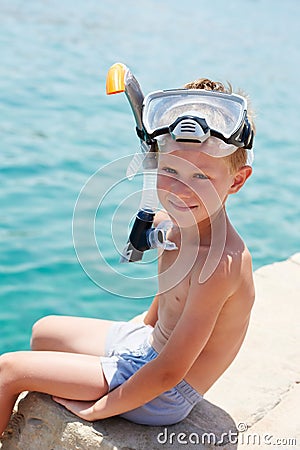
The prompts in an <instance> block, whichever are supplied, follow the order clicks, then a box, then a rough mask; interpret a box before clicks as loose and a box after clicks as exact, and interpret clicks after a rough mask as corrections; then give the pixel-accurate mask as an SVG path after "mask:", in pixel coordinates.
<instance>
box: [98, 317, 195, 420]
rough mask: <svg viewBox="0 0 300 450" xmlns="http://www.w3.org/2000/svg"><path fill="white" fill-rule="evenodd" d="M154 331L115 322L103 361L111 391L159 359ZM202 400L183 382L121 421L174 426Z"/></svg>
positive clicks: (128, 323) (149, 328)
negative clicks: (153, 336) (149, 363)
mask: <svg viewBox="0 0 300 450" xmlns="http://www.w3.org/2000/svg"><path fill="white" fill-rule="evenodd" d="M152 331H153V328H152V327H151V326H150V325H144V324H140V323H139V324H137V323H134V322H115V323H114V324H113V325H112V326H111V328H110V329H109V332H108V336H107V340H106V346H105V356H101V357H100V360H101V364H102V370H103V373H104V376H105V378H106V381H107V383H108V386H109V391H111V390H112V389H115V388H116V387H117V386H119V385H120V384H123V383H124V382H125V381H126V380H127V379H128V378H130V377H131V376H132V375H133V374H134V373H135V372H137V371H138V370H139V369H140V368H141V367H143V366H144V364H146V363H147V362H149V361H152V360H153V359H154V358H156V357H157V355H158V353H157V352H156V351H155V350H154V348H153V347H152V346H151V345H150V343H149V340H150V336H151V334H152ZM201 399H202V395H201V394H199V393H198V392H197V391H196V390H195V389H194V388H192V386H190V385H189V384H188V383H187V382H186V381H184V380H183V381H181V382H180V383H178V384H177V385H176V386H174V387H173V388H172V389H170V390H169V391H166V392H164V393H162V394H161V395H159V396H158V397H156V398H154V399H153V400H151V401H150V402H148V403H146V404H145V405H142V406H140V407H138V408H136V409H133V410H131V411H128V412H126V413H124V414H121V417H123V418H125V419H127V420H130V421H131V422H135V423H140V424H143V425H172V424H174V423H177V422H180V421H181V420H183V419H184V418H185V417H187V415H188V414H189V413H190V411H191V410H192V408H193V407H194V406H195V404H196V403H198V402H199V401H200V400H201Z"/></svg>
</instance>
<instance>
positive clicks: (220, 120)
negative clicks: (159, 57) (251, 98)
mask: <svg viewBox="0 0 300 450" xmlns="http://www.w3.org/2000/svg"><path fill="white" fill-rule="evenodd" d="M142 123H143V128H144V133H145V139H146V140H149V141H153V140H156V141H157V142H158V143H161V144H162V143H163V140H164V137H165V136H166V135H169V136H170V135H171V137H172V138H173V139H174V140H175V141H177V142H190V143H192V142H196V143H204V142H206V146H205V148H206V149H207V151H206V150H203V151H204V152H205V153H208V154H210V155H211V156H219V157H220V156H227V155H230V154H231V153H233V152H235V151H236V150H237V148H239V147H243V148H245V149H247V150H250V149H251V148H252V144H253V130H252V128H251V125H250V123H249V121H248V118H247V101H246V99H245V98H244V97H242V96H240V95H237V94H225V93H222V92H215V91H207V90H204V89H172V90H165V91H156V92H152V93H150V94H148V95H147V96H146V97H145V99H144V102H143V110H142Z"/></svg>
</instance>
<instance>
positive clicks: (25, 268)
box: [0, 0, 300, 353]
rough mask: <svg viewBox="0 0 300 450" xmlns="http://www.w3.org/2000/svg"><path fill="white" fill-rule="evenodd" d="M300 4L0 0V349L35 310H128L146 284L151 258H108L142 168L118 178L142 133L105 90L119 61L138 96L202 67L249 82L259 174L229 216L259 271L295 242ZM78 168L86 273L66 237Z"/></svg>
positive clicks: (120, 240)
mask: <svg viewBox="0 0 300 450" xmlns="http://www.w3.org/2000/svg"><path fill="white" fill-rule="evenodd" d="M299 16H300V3H299V2H297V1H296V0H287V1H285V2H282V1H279V0H273V1H271V0H243V1H242V2H241V1H239V0H227V1H226V2H224V1H223V0H212V1H210V2H204V1H202V0H197V1H194V0H185V1H184V2H181V1H177V0H164V1H163V2H160V1H155V0H147V1H145V0H140V1H139V2H136V1H132V0H126V1H125V2H120V1H117V0H111V1H110V2H99V1H98V0H72V1H71V0H60V1H58V0H51V1H50V0H27V1H26V2H24V1H22V0H0V55H1V66H0V117H1V120H0V146H1V150H0V162H1V163H0V180H1V189H0V208H1V209H0V211H1V221H0V299H1V302H0V308H1V309H0V353H2V352H4V351H10V350H18V349H28V348H29V337H30V329H31V326H32V324H33V323H34V322H35V321H36V320H37V319H38V318H40V317H41V316H43V315H46V314H71V315H82V316H90V317H104V318H110V319H120V320H127V319H129V318H130V317H131V316H133V315H134V314H138V313H139V312H141V311H143V310H144V309H146V308H147V307H148V305H149V304H150V302H151V297H152V295H154V294H155V288H156V280H155V273H156V264H155V257H154V256H153V255H152V256H151V255H150V256H148V255H147V258H146V261H145V263H144V264H140V265H136V264H130V265H127V266H126V267H125V268H124V266H122V268H120V264H119V250H118V249H119V247H120V246H121V247H122V245H124V244H125V242H126V239H127V234H128V227H129V221H130V220H131V218H132V215H133V214H134V212H135V210H136V208H137V207H138V204H139V199H140V192H138V194H136V192H137V191H138V190H140V189H141V177H138V176H137V177H136V178H135V179H134V180H133V181H132V182H129V181H128V180H126V179H124V177H125V173H126V167H127V162H128V161H127V159H126V157H127V155H130V154H132V153H134V152H135V151H137V150H138V139H137V138H136V135H135V131H134V126H135V125H134V121H133V116H132V114H131V111H130V108H129V104H128V102H127V100H126V98H125V96H124V95H117V96H110V97H107V96H106V94H105V79H106V73H107V70H108V69H109V67H110V66H111V65H112V64H114V63H115V62H123V63H125V64H126V65H127V66H128V67H129V68H130V69H131V71H132V72H133V74H134V75H135V76H136V78H137V79H138V81H139V82H140V84H141V86H142V89H143V92H144V93H145V94H146V93H148V92H151V91H153V90H157V89H165V88H174V87H181V86H182V85H183V84H184V83H186V82H188V81H191V80H194V79H196V78H199V77H203V76H205V77H208V78H212V79H213V80H216V81H224V82H226V81H227V80H228V81H230V82H231V83H232V85H233V88H234V89H238V88H241V89H244V90H245V91H246V92H247V93H248V94H249V96H250V98H251V99H252V105H253V108H254V110H255V114H256V125H257V137H256V140H255V163H254V172H253V176H252V177H251V179H250V180H249V181H248V182H247V184H246V186H245V187H244V189H243V190H242V191H241V192H240V193H239V194H238V195H237V196H232V197H231V198H230V201H229V205H228V213H229V216H230V217H231V219H232V221H233V223H234V224H235V225H236V227H237V229H238V231H239V233H240V234H241V235H242V237H243V238H244V240H245V241H246V243H247V245H248V247H249V249H250V251H251V253H252V255H253V265H254V269H256V268H258V267H260V266H262V265H264V264H269V263H272V262H274V261H279V260H283V259H285V258H288V257H289V256H290V255H291V254H293V253H295V252H297V251H299V249H300V227H299V221H300V206H299V194H300V176H299V173H300V170H299V169H300V166H299V155H298V152H299V143H298V140H299V137H298V126H299V125H298V120H299V107H300V94H299V79H300V62H299V61H300V54H299V38H300V36H299V34H300V33H299V22H298V21H299ZM118 158H124V159H121V160H120V162H119V163H118V164H115V163H113V164H112V162H113V161H116V159H118ZM125 162H126V164H125ZM123 163H124V164H123ZM95 174H97V176H96V177H95ZM88 180H90V181H91V180H92V181H93V183H88V186H90V188H91V189H90V190H89V191H88V193H87V198H86V202H85V210H83V212H84V213H86V214H81V216H80V230H81V233H82V241H81V245H82V248H83V250H82V251H83V255H84V259H85V260H84V264H83V265H85V264H86V265H87V267H89V268H90V270H91V272H92V273H93V274H94V276H90V271H89V270H86V268H85V267H82V265H81V264H80V262H79V261H78V259H77V255H76V251H75V249H74V245H73V238H72V218H73V211H74V207H75V205H76V201H77V198H78V196H79V194H80V192H81V190H82V188H83V187H84V186H86V185H87V184H86V183H87V182H88ZM116 180H117V181H118V182H117V183H116V184H114V183H115V181H116ZM120 180H121V181H120ZM103 186H104V187H105V189H104V191H103ZM98 187H99V189H98ZM100 192H105V195H104V196H102V197H101V199H100V197H99V195H100V194H99V193H100ZM124 198H126V201H123V199H124ZM120 199H122V202H121V203H120ZM100 200H101V201H100ZM95 205H96V212H95ZM81 212H82V211H81ZM85 217H86V219H85ZM91 217H92V218H93V219H95V240H94V243H91V242H90V239H89V238H88V235H89V232H90V229H89V225H90V223H88V221H89V220H90V219H91ZM85 230H86V233H85ZM112 230H113V233H112ZM85 234H86V238H87V244H86V247H85V240H84V237H85ZM97 249H99V250H100V252H101V255H103V257H102V258H99V257H98V256H97V251H96V250H97ZM150 253H151V252H150ZM150 253H149V254H150ZM136 292H137V295H133V294H132V295H133V297H139V298H133V299H131V298H130V295H131V293H136ZM122 294H123V295H122Z"/></svg>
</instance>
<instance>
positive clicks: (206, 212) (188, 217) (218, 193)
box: [157, 144, 234, 227]
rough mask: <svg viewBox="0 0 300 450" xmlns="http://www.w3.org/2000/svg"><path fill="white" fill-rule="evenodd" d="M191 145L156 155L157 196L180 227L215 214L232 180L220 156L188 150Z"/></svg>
mask: <svg viewBox="0 0 300 450" xmlns="http://www.w3.org/2000/svg"><path fill="white" fill-rule="evenodd" d="M191 145H193V144H188V146H186V147H188V148H183V149H182V150H175V151H172V152H170V153H161V154H160V155H159V166H158V177H157V189H158V196H159V199H160V202H161V204H162V206H163V207H164V208H165V209H166V210H167V211H168V212H169V214H170V215H171V216H172V217H173V218H174V220H175V221H176V222H178V225H180V226H183V227H185V226H191V225H196V224H199V223H200V222H202V221H203V220H205V219H207V218H208V217H211V216H212V215H213V214H215V213H216V212H217V211H218V210H219V209H220V208H221V207H222V205H223V204H224V202H225V200H226V198H227V196H228V194H229V193H230V192H229V190H230V186H231V185H232V183H233V180H234V176H233V175H231V174H230V172H229V169H228V167H227V166H226V164H225V162H224V160H223V159H222V158H214V157H211V156H208V155H206V154H205V153H202V152H199V151H198V150H194V149H191V148H192V147H191Z"/></svg>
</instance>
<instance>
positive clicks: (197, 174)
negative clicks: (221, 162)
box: [194, 173, 208, 180]
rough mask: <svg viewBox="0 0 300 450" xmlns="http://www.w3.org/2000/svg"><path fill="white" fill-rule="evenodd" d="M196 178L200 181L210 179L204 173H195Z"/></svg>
mask: <svg viewBox="0 0 300 450" xmlns="http://www.w3.org/2000/svg"><path fill="white" fill-rule="evenodd" d="M194 178H198V179H199V180H208V177H207V176H206V175H205V174H204V173H195V175H194Z"/></svg>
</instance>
